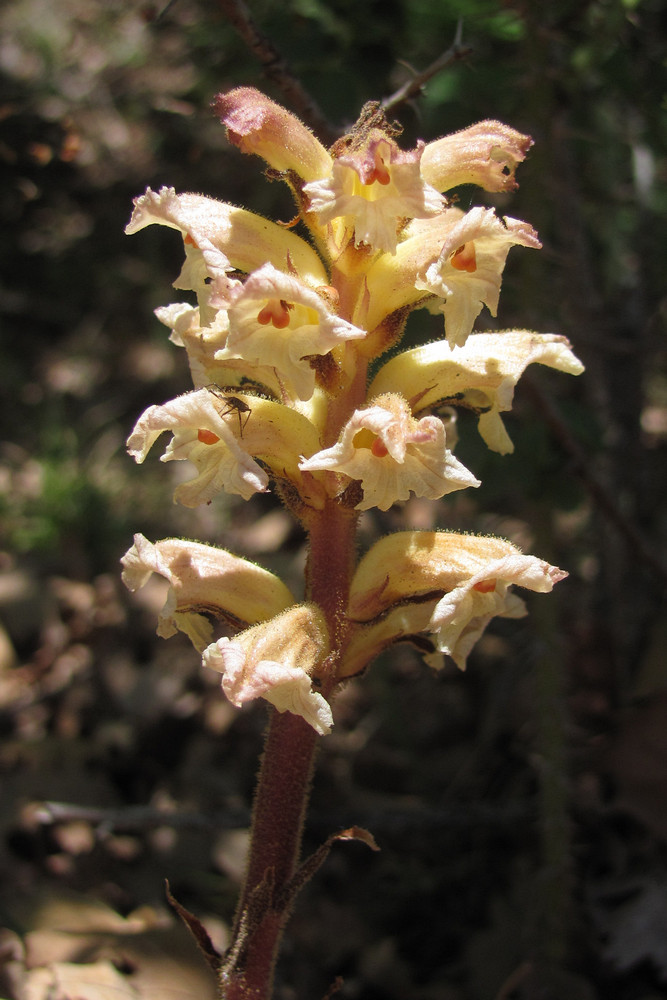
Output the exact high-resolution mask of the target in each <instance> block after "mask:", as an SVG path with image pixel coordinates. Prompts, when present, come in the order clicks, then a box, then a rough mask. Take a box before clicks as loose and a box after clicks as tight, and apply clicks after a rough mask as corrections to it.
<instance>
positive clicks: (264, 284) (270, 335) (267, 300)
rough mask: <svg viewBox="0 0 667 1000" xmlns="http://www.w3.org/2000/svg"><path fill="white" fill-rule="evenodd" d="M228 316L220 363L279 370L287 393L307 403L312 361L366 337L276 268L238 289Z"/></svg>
mask: <svg viewBox="0 0 667 1000" xmlns="http://www.w3.org/2000/svg"><path fill="white" fill-rule="evenodd" d="M228 315H229V336H228V337H227V343H226V351H224V352H221V353H219V354H218V355H217V358H218V360H221V359H222V358H225V357H233V356H236V357H240V358H243V359H245V360H247V361H250V362H252V363H253V364H257V365H260V366H262V365H263V366H265V367H267V368H268V367H273V369H274V371H275V372H276V375H277V376H278V378H279V379H280V381H281V383H282V384H283V385H284V387H285V389H286V390H287V392H288V393H289V394H290V395H292V396H295V397H296V398H297V399H302V400H308V399H310V397H311V396H312V395H313V391H314V389H315V371H314V369H313V367H312V366H311V364H310V362H309V359H310V358H311V357H312V356H314V355H324V354H328V353H329V352H330V351H331V350H333V348H334V347H336V346H338V345H339V344H342V343H345V342H346V341H348V340H362V339H363V338H364V337H365V336H366V334H365V331H364V330H361V329H359V327H356V326H352V324H351V323H347V322H346V321H345V320H343V319H341V318H340V317H339V316H337V315H336V314H335V313H334V312H333V311H332V310H331V308H330V306H329V304H328V302H327V300H326V299H325V298H324V297H323V296H322V295H319V294H318V293H317V292H315V291H313V290H312V289H310V288H308V286H307V285H304V284H303V282H301V281H299V280H298V278H294V277H292V276H291V275H289V274H284V273H283V272H282V271H278V270H277V269H276V268H275V267H273V265H271V264H265V265H264V266H263V267H260V268H259V269H258V270H257V271H253V273H252V274H250V275H249V276H248V278H247V279H246V281H245V282H244V284H243V285H240V286H238V287H236V288H235V289H233V291H232V293H231V295H230V297H229V302H228Z"/></svg>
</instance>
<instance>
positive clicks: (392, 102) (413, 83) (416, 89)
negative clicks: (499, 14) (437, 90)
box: [381, 19, 472, 111]
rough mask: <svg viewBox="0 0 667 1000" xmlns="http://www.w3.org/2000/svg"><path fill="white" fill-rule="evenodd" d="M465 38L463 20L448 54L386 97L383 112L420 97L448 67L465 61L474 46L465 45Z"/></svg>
mask: <svg viewBox="0 0 667 1000" xmlns="http://www.w3.org/2000/svg"><path fill="white" fill-rule="evenodd" d="M462 37H463V20H462V19H459V22H458V24H457V25H456V34H455V36H454V41H453V42H452V44H451V45H450V46H449V48H448V49H447V51H446V52H443V53H442V55H441V56H438V58H437V59H436V60H435V62H432V63H431V65H430V66H427V67H426V69H423V70H422V71H421V72H420V73H415V74H414V76H413V77H412V79H411V80H407V81H406V83H404V84H403V86H402V87H399V89H398V90H397V91H396V93H395V94H392V95H391V97H385V99H384V101H382V105H381V107H382V110H383V111H393V110H394V109H395V108H397V107H398V106H399V105H400V104H404V103H405V102H406V101H409V100H410V99H411V98H412V97H418V96H419V95H420V94H421V91H422V87H423V86H424V84H425V83H427V82H428V81H429V80H430V79H432V77H434V76H436V75H437V74H438V73H440V72H441V71H442V70H443V69H446V68H447V66H451V64H452V63H455V62H459V61H460V60H461V59H465V58H466V56H469V55H470V53H471V52H472V46H470V45H464V44H463V42H462Z"/></svg>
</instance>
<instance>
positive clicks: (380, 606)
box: [342, 531, 567, 676]
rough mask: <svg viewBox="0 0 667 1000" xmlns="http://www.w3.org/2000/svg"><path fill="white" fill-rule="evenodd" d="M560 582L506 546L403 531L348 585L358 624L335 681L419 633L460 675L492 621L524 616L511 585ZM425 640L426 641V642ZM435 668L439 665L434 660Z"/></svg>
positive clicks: (539, 586)
mask: <svg viewBox="0 0 667 1000" xmlns="http://www.w3.org/2000/svg"><path fill="white" fill-rule="evenodd" d="M566 576H567V573H565V572H564V571H563V570H561V569H558V568H557V567H555V566H550V565H549V564H548V563H546V562H544V561H543V560H541V559H537V558H536V557H535V556H526V555H523V553H522V552H521V551H520V550H519V549H518V548H517V547H516V546H515V545H512V544H511V542H507V541H505V540H504V539H502V538H493V537H485V536H481V535H460V534H456V533H454V532H432V531H423V532H419V531H404V532H397V533H396V534H393V535H388V536H386V537H385V538H381V539H380V541H378V542H376V543H375V545H373V546H372V548H371V549H370V550H369V552H367V553H366V555H365V556H364V557H363V559H361V561H360V562H359V565H358V567H357V569H356V572H355V574H354V578H353V580H352V586H351V589H350V602H349V606H348V617H349V619H350V620H351V621H353V622H355V623H358V627H357V629H356V632H355V635H354V637H353V640H352V642H351V644H350V647H349V648H348V650H347V652H346V659H345V664H344V667H343V672H342V676H349V675H351V674H353V673H357V672H358V671H359V670H360V669H363V667H364V666H365V665H366V664H367V663H368V662H369V661H370V659H371V658H372V657H373V656H375V655H377V652H379V651H380V650H381V649H383V648H385V647H386V646H388V645H390V644H391V643H392V641H393V642H399V641H402V640H405V639H410V640H414V639H415V638H416V637H417V635H418V634H419V633H425V635H424V650H425V651H426V652H427V662H429V663H430V664H431V665H435V663H436V659H437V658H435V659H434V658H433V657H432V656H430V655H428V653H429V645H428V643H429V642H431V641H432V645H431V647H430V652H431V653H432V652H433V651H434V647H435V649H436V650H438V651H439V652H440V653H446V654H447V655H448V656H450V657H451V658H452V659H453V660H454V662H455V663H456V664H457V666H459V667H460V668H461V669H463V668H464V667H465V662H466V658H467V656H468V654H469V653H470V650H471V649H472V647H473V645H474V644H475V642H476V641H477V639H478V638H479V636H480V635H481V634H482V632H483V631H484V629H485V628H486V626H487V625H488V623H489V622H490V621H491V619H492V618H493V617H498V616H499V617H505V618H517V617H521V616H522V615H523V614H525V607H524V605H523V602H522V601H521V599H520V598H519V597H517V596H516V595H515V594H513V593H512V592H511V591H510V589H509V588H510V587H511V586H512V585H516V586H519V587H525V588H526V589H528V590H533V591H536V592H538V593H547V592H548V591H550V590H551V589H552V588H553V586H554V584H555V583H558V581H559V580H562V579H564V578H565V577H566ZM430 634H432V635H433V639H432V640H431V639H430ZM438 662H439V661H438Z"/></svg>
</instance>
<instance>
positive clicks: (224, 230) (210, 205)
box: [125, 187, 327, 290]
mask: <svg viewBox="0 0 667 1000" xmlns="http://www.w3.org/2000/svg"><path fill="white" fill-rule="evenodd" d="M134 206H135V207H134V212H133V213H132V218H131V219H130V221H129V223H128V225H127V227H126V229H125V232H126V233H136V232H139V230H141V229H143V228H144V227H145V226H150V225H153V224H154V223H157V224H159V225H162V226H168V227H170V228H171V229H177V230H179V231H180V232H181V234H182V235H183V238H184V240H185V249H186V257H187V258H188V261H189V262H188V264H187V267H188V269H190V268H196V267H197V266H199V265H198V263H197V262H198V261H199V259H200V258H199V255H201V258H202V259H203V261H204V264H205V267H206V273H207V275H208V277H209V278H218V279H220V280H223V281H224V279H225V278H226V275H227V272H228V271H229V270H230V268H234V269H236V270H239V271H244V272H245V273H249V272H250V271H255V270H256V269H257V268H258V267H261V266H262V265H263V264H266V263H267V262H268V263H270V264H273V266H274V267H277V268H278V269H280V270H285V271H290V270H292V271H295V272H296V273H297V274H298V275H299V277H300V278H301V280H302V281H305V282H306V284H308V285H310V286H311V287H313V288H316V287H317V286H318V285H326V284H327V273H326V270H325V268H324V265H323V264H322V262H321V260H320V258H319V257H318V256H317V254H316V253H315V251H314V250H313V248H312V247H311V246H309V245H308V243H306V241H305V240H302V239H301V237H299V236H297V235H296V234H295V233H292V232H290V231H289V230H288V229H285V228H284V227H282V226H279V225H278V224H277V223H275V222H270V221H269V220H268V219H265V218H263V217H262V216H261V215H255V214H254V213H253V212H248V211H247V210H246V209H244V208H236V207H235V206H234V205H228V204H227V203H226V202H222V201H216V200H215V199H214V198H207V197H205V196H204V195H200V194H176V192H175V191H174V189H173V188H167V187H163V188H161V189H160V191H159V192H155V191H151V189H150V188H148V189H147V191H146V193H145V194H143V195H142V196H141V197H140V198H136V199H135V202H134ZM187 273H188V275H191V273H192V272H191V271H190V270H188V271H187ZM198 280H199V276H198V277H197V281H198ZM186 284H187V282H186V280H185V279H184V275H183V272H181V276H180V279H179V281H178V285H177V287H179V288H183V287H186ZM187 287H195V290H197V288H198V287H199V286H198V285H197V282H196V281H192V282H191V284H187ZM200 290H201V289H200Z"/></svg>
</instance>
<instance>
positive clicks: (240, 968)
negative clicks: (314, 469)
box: [219, 501, 357, 1000]
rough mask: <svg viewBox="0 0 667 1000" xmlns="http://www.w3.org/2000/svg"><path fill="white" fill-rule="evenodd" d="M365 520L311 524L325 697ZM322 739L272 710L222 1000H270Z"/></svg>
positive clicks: (334, 509) (331, 518)
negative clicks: (325, 654)
mask: <svg viewBox="0 0 667 1000" xmlns="http://www.w3.org/2000/svg"><path fill="white" fill-rule="evenodd" d="M356 521H357V515H356V513H355V512H354V511H346V510H342V509H341V507H340V505H338V504H337V503H335V502H333V501H332V502H330V503H329V504H328V505H327V508H326V509H325V510H324V511H323V512H322V513H321V514H320V515H319V516H318V517H317V518H316V519H315V520H314V522H313V523H312V524H311V531H310V553H309V560H308V597H309V599H310V600H314V601H317V603H318V604H319V605H320V607H321V608H322V610H323V612H324V614H325V616H326V618H327V623H328V625H329V630H330V635H331V642H332V653H331V655H330V657H329V660H330V661H331V666H330V669H329V671H328V675H327V676H326V677H325V678H323V681H322V688H321V689H322V692H323V693H325V694H328V693H329V692H330V691H331V689H332V688H333V687H334V686H335V667H336V664H337V662H338V659H339V656H340V649H341V645H342V643H343V641H344V633H345V627H344V617H343V610H344V608H345V607H346V605H347V594H348V590H349V584H350V577H351V573H352V569H353V565H354V552H355V549H354V536H355V529H356ZM317 741H318V736H317V733H316V732H315V730H314V729H313V728H312V727H311V726H310V725H309V724H308V723H307V722H305V721H304V719H302V718H301V716H299V715H293V714H292V713H291V712H283V713H280V712H276V711H275V710H272V712H271V718H270V722H269V727H268V731H267V737H266V743H265V746H264V754H263V756H262V763H261V767H260V772H259V779H258V784H257V789H256V793H255V804H254V809H253V820H252V829H251V838H250V855H249V860H248V868H247V873H246V879H245V883H244V886H243V891H242V893H241V898H240V901H239V905H238V909H237V913H236V920H235V925H234V933H233V936H232V945H231V948H230V950H229V952H228V955H227V957H226V959H225V961H224V963H223V966H222V969H221V972H220V979H219V996H220V1000H268V998H269V997H270V996H271V989H272V983H273V971H274V967H275V962H276V957H277V953H278V948H279V946H280V941H281V937H282V932H283V929H284V927H285V924H286V922H287V919H288V917H289V914H290V910H291V906H292V903H293V898H294V892H293V891H291V882H292V880H293V878H294V876H295V874H296V871H297V868H298V865H299V861H300V849H301V835H302V829H303V821H304V816H305V812H306V807H307V804H308V798H309V794H310V786H311V779H312V773H313V766H314V760H315V751H316V748H317Z"/></svg>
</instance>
